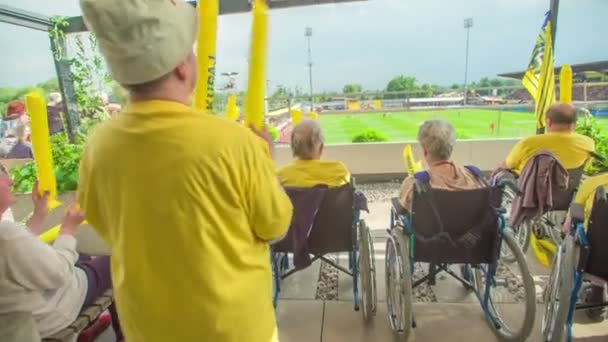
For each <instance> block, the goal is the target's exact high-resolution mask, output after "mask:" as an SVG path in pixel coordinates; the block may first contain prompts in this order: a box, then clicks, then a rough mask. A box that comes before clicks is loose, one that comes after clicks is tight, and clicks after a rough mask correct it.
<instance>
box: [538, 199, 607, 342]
mask: <svg viewBox="0 0 608 342" xmlns="http://www.w3.org/2000/svg"><path fill="white" fill-rule="evenodd" d="M570 216H571V217H572V224H571V227H570V231H569V232H568V233H567V234H566V236H565V238H564V239H563V242H562V244H561V245H559V247H558V249H557V253H556V254H555V257H554V260H553V268H552V270H551V275H550V276H549V281H548V282H547V286H546V288H545V290H544V293H543V299H544V302H545V313H544V316H543V321H542V334H543V340H544V341H546V342H558V341H559V342H561V341H571V339H572V322H573V318H574V312H575V310H585V309H597V308H603V307H606V306H608V302H601V303H578V298H579V293H580V292H581V288H582V286H583V282H584V281H585V280H590V279H594V283H598V282H599V283H603V285H602V290H603V287H605V283H606V281H608V265H607V264H606V260H608V250H606V248H605V244H606V242H607V241H608V230H607V229H606V228H607V227H608V200H607V199H606V192H605V190H604V187H599V188H597V190H596V193H595V198H594V202H593V207H592V210H591V214H590V217H589V221H588V224H587V229H586V231H585V226H584V209H583V207H582V206H580V205H577V204H573V205H572V206H571V208H570Z"/></svg>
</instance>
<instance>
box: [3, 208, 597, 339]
mask: <svg viewBox="0 0 608 342" xmlns="http://www.w3.org/2000/svg"><path fill="white" fill-rule="evenodd" d="M27 200H28V201H21V203H20V204H19V205H18V206H17V207H16V208H13V211H14V213H15V217H16V218H17V219H20V218H21V217H23V216H24V215H25V214H26V213H27V211H28V205H27V204H26V203H24V202H29V199H27ZM370 211H371V214H365V215H364V218H365V220H366V222H367V223H368V226H370V227H371V229H372V235H373V237H374V241H375V244H374V246H375V252H376V272H377V286H378V300H379V304H378V312H377V315H376V317H375V318H374V319H373V320H372V322H370V323H368V324H366V323H364V321H363V317H362V314H361V312H356V311H354V310H353V304H352V280H351V279H350V278H349V277H347V276H343V275H340V277H339V285H338V300H336V301H320V300H315V293H316V284H317V281H318V277H319V268H320V267H319V265H320V264H319V262H315V263H314V264H313V265H312V266H311V267H309V268H308V269H306V270H303V271H300V272H298V273H296V274H294V275H293V276H291V277H289V278H287V279H286V280H284V282H283V283H282V292H281V296H280V298H281V299H280V301H279V304H278V308H277V320H278V325H279V332H280V338H281V341H282V342H285V341H287V342H300V341H301V342H313V341H322V342H342V341H344V342H346V341H349V342H350V341H352V342H358V341H398V339H395V337H394V335H393V333H392V331H391V329H390V327H389V324H388V319H387V313H386V299H385V296H386V290H385V286H384V272H385V271H384V249H385V247H384V244H385V239H386V229H387V228H388V225H389V222H388V219H389V212H390V203H389V202H388V201H377V202H372V203H370ZM58 218H59V214H56V215H54V217H53V218H52V220H53V221H55V222H57V221H58ZM52 223H54V222H52ZM94 235H95V234H93V233H92V231H90V230H89V229H83V230H82V231H81V232H80V236H79V247H80V248H81V249H82V250H84V251H87V252H89V253H92V254H95V253H93V252H95V251H98V252H100V251H101V252H102V251H104V247H103V246H101V245H99V241H98V240H97V238H96V237H95V236H94ZM343 257H344V256H343ZM527 260H528V264H529V268H530V270H531V272H532V274H533V276H534V279H535V283H536V285H537V286H536V287H537V293H540V291H542V286H543V285H544V281H546V276H547V275H548V273H549V269H547V268H545V267H543V266H542V265H540V264H539V263H538V262H536V260H535V258H534V257H533V256H532V255H528V258H527ZM432 289H433V292H434V293H435V295H436V297H437V303H415V304H414V313H415V315H416V321H417V328H416V329H415V330H414V333H413V337H412V338H411V340H410V341H452V342H458V341H467V342H468V341H471V340H476V341H480V342H481V341H484V342H486V341H489V342H491V341H497V339H496V337H495V336H494V334H493V331H492V330H491V329H490V327H489V326H488V324H486V322H485V318H484V316H483V313H482V311H481V307H480V305H479V303H478V302H477V300H476V298H475V297H474V296H472V295H471V293H470V292H468V291H467V290H465V289H464V288H463V287H462V286H461V285H460V284H459V283H457V282H455V281H454V280H452V279H451V278H450V277H445V278H439V281H438V283H437V285H436V286H434V287H433V288H432ZM506 310H507V311H510V307H507V309H506ZM542 310H543V306H542V305H537V319H536V324H535V326H534V329H533V334H532V336H531V337H530V338H529V339H528V341H533V342H536V341H541V337H540V329H541V325H540V318H542ZM513 312H514V313H515V312H517V311H516V310H515V307H514V308H513ZM508 314H509V313H507V315H508ZM574 332H575V337H576V339H575V341H580V342H599V341H608V321H606V322H604V323H590V322H587V321H585V319H584V317H583V316H582V315H577V319H576V324H575V326H574ZM113 341H114V337H113V333H112V332H111V329H109V330H107V331H106V332H104V334H103V335H102V336H101V337H100V338H99V339H98V342H113ZM400 342H404V341H400ZM408 342H409V341H408Z"/></svg>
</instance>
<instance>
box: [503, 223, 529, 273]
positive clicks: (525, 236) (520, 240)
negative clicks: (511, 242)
mask: <svg viewBox="0 0 608 342" xmlns="http://www.w3.org/2000/svg"><path fill="white" fill-rule="evenodd" d="M530 229H531V228H530V222H525V223H523V224H521V225H520V226H519V227H517V229H516V231H515V230H514V231H513V235H514V237H515V240H516V241H517V244H518V245H519V247H520V248H521V250H522V252H523V253H524V255H525V254H526V252H527V251H528V247H530ZM500 259H501V260H503V261H504V262H507V263H513V262H514V261H515V255H513V254H512V253H511V249H510V248H508V246H507V245H506V244H504V243H503V244H502V248H501V249H500Z"/></svg>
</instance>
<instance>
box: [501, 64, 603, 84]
mask: <svg viewBox="0 0 608 342" xmlns="http://www.w3.org/2000/svg"><path fill="white" fill-rule="evenodd" d="M571 67H572V73H573V74H578V73H583V72H587V71H596V72H601V73H608V61H599V62H591V63H583V64H575V65H571ZM560 70H561V66H558V67H555V76H556V77H558V78H559V71H560ZM524 73H525V71H518V72H509V73H505V74H498V76H500V77H507V78H516V79H520V80H521V79H522V78H523V77H524Z"/></svg>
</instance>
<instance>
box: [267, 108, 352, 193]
mask: <svg viewBox="0 0 608 342" xmlns="http://www.w3.org/2000/svg"><path fill="white" fill-rule="evenodd" d="M324 143H325V138H324V137H323V131H322V130H321V125H320V124H319V121H318V120H310V119H305V120H302V122H300V123H299V124H297V125H296V126H295V127H294V128H293V130H292V131H291V151H292V153H293V157H294V160H293V161H292V162H291V163H289V164H287V165H285V166H283V167H281V168H280V169H279V171H278V175H279V180H280V181H281V183H282V184H283V185H284V186H287V187H313V186H315V185H319V184H324V185H327V186H328V187H332V188H333V187H338V186H342V185H345V184H348V183H349V182H350V172H349V171H348V169H347V168H346V165H344V163H342V162H340V161H336V160H323V159H321V156H322V154H323V147H324Z"/></svg>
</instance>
